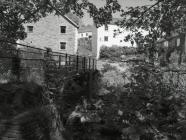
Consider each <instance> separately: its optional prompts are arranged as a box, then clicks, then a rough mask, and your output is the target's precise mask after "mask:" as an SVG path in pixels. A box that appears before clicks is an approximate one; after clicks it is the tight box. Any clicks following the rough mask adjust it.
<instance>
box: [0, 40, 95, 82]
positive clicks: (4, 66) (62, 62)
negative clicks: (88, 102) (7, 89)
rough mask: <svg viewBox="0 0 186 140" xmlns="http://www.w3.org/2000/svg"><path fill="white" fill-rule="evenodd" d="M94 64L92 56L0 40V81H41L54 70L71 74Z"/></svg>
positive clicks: (87, 68) (92, 66) (92, 68)
mask: <svg viewBox="0 0 186 140" xmlns="http://www.w3.org/2000/svg"><path fill="white" fill-rule="evenodd" d="M96 64H97V62H96V60H95V59H94V58H91V57H84V56H78V55H71V54H65V53H59V52H52V51H51V50H50V49H46V50H44V49H40V48H35V47H31V46H27V45H23V44H17V43H12V42H5V41H0V82H7V81H11V80H20V81H31V80H34V81H40V82H43V81H46V80H47V77H52V76H54V74H58V77H60V76H64V75H65V76H67V75H70V76H72V75H75V74H77V73H81V72H86V71H89V70H96ZM59 74H60V75H59Z"/></svg>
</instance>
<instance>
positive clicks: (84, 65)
mask: <svg viewBox="0 0 186 140" xmlns="http://www.w3.org/2000/svg"><path fill="white" fill-rule="evenodd" d="M83 60H84V64H83V68H84V72H85V70H86V57H84V59H83Z"/></svg>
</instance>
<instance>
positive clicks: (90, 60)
mask: <svg viewBox="0 0 186 140" xmlns="http://www.w3.org/2000/svg"><path fill="white" fill-rule="evenodd" d="M90 61H91V59H90V57H89V70H90V69H91V65H90Z"/></svg>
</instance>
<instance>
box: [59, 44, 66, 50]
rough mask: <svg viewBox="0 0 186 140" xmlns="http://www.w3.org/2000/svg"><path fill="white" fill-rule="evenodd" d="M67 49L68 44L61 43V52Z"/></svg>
mask: <svg viewBox="0 0 186 140" xmlns="http://www.w3.org/2000/svg"><path fill="white" fill-rule="evenodd" d="M65 49H66V42H60V50H65Z"/></svg>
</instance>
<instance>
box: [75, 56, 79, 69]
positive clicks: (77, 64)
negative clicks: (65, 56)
mask: <svg viewBox="0 0 186 140" xmlns="http://www.w3.org/2000/svg"><path fill="white" fill-rule="evenodd" d="M78 66H79V56H78V55H77V58H76V71H77V72H78Z"/></svg>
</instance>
